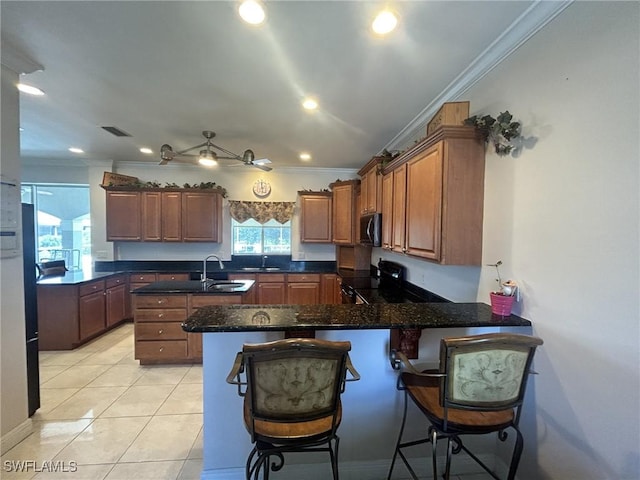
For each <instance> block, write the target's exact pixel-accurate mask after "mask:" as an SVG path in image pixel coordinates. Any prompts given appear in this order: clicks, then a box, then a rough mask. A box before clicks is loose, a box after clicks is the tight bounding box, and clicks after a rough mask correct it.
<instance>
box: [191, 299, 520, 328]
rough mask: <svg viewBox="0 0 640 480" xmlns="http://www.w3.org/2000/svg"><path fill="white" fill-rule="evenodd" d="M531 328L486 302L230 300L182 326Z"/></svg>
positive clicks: (207, 310)
mask: <svg viewBox="0 0 640 480" xmlns="http://www.w3.org/2000/svg"><path fill="white" fill-rule="evenodd" d="M506 326H508V327H530V326H531V322H530V321H529V320H525V319H524V318H521V317H518V316H516V315H510V316H508V317H500V316H497V315H494V314H492V313H491V308H490V307H489V306H488V305H485V304H484V303H402V304H372V305H354V304H346V305H342V304H341V305H232V306H210V307H203V308H201V309H199V310H198V311H197V312H195V313H194V314H193V315H191V316H190V317H189V319H188V320H187V321H186V322H185V323H184V324H183V325H182V328H183V329H184V330H185V331H188V332H240V331H269V330H274V331H287V330H353V329H356V330H362V329H395V328H403V329H405V328H409V329H424V328H471V327H506Z"/></svg>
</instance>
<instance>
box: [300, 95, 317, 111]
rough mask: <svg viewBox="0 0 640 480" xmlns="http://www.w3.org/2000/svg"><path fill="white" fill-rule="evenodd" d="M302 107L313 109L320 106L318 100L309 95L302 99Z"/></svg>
mask: <svg viewBox="0 0 640 480" xmlns="http://www.w3.org/2000/svg"><path fill="white" fill-rule="evenodd" d="M302 107H303V108H304V109H305V110H310V111H313V110H315V109H317V108H318V101H317V100H316V99H315V98H313V97H307V98H305V99H304V100H302Z"/></svg>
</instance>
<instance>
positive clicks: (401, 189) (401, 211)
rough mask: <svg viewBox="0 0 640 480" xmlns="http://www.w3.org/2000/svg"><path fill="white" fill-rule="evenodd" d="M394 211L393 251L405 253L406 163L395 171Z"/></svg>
mask: <svg viewBox="0 0 640 480" xmlns="http://www.w3.org/2000/svg"><path fill="white" fill-rule="evenodd" d="M392 198H393V209H392V215H393V217H392V219H391V223H392V225H393V231H392V235H391V250H393V251H394V252H399V253H405V251H406V249H405V242H404V228H405V209H406V198H407V164H406V163H404V164H402V165H400V166H399V167H398V168H396V169H395V170H393V197H392Z"/></svg>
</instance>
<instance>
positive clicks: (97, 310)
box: [78, 280, 106, 341]
mask: <svg viewBox="0 0 640 480" xmlns="http://www.w3.org/2000/svg"><path fill="white" fill-rule="evenodd" d="M104 288H105V282H104V280H97V281H95V282H89V283H87V284H85V285H81V286H80V288H79V292H80V298H79V300H78V312H79V315H78V318H79V321H80V322H79V325H80V341H84V340H87V339H89V338H91V337H93V336H94V335H97V334H98V333H101V332H103V331H104V330H105V328H106V315H105V292H104Z"/></svg>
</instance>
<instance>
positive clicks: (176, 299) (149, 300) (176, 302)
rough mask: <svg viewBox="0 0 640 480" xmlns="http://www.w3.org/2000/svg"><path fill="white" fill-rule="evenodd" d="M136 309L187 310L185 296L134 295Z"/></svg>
mask: <svg viewBox="0 0 640 480" xmlns="http://www.w3.org/2000/svg"><path fill="white" fill-rule="evenodd" d="M135 307H136V308H187V297H186V295H136V303H135Z"/></svg>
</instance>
